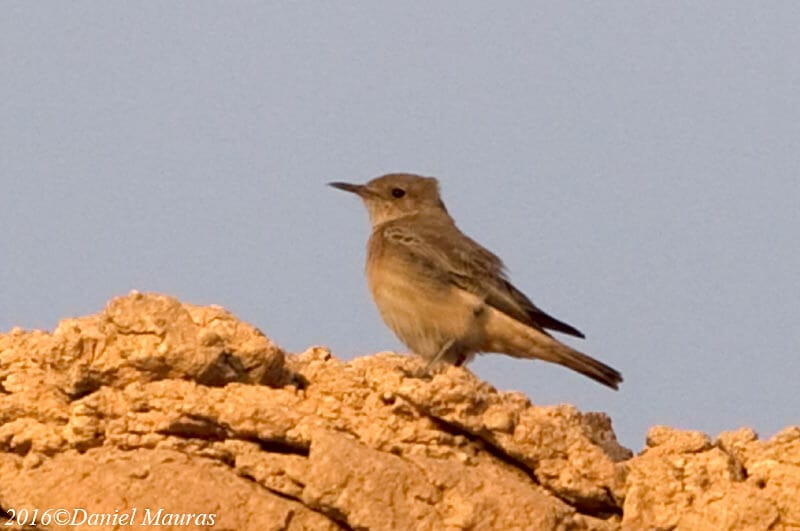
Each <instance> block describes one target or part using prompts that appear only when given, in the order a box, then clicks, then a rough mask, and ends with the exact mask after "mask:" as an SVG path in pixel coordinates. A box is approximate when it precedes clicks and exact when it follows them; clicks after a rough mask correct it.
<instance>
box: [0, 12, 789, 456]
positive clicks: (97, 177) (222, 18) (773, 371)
mask: <svg viewBox="0 0 800 531" xmlns="http://www.w3.org/2000/svg"><path fill="white" fill-rule="evenodd" d="M0 13H2V16H0V70H1V71H2V75H0V113H1V115H0V264H1V267H0V331H7V330H9V329H11V328H12V327H14V326H21V327H23V328H27V329H47V330H50V329H52V328H54V327H55V325H56V324H57V322H58V321H59V320H60V319H63V318H67V317H74V316H80V315H87V314H91V313H95V312H97V311H100V310H101V309H102V308H103V307H104V305H105V304H106V302H107V301H108V300H109V299H111V298H112V297H115V296H119V295H124V294H126V293H128V292H129V291H130V290H132V289H136V290H139V291H154V292H161V293H165V294H169V295H172V296H175V297H178V298H179V299H181V300H183V301H186V302H191V303H195V304H219V305H221V306H223V307H225V308H227V309H228V310H230V311H232V312H233V313H234V314H235V315H237V316H238V317H240V318H241V319H243V320H245V321H248V322H250V323H252V324H254V325H255V326H257V327H258V328H259V329H261V330H262V331H263V332H264V333H265V334H267V335H268V336H269V337H270V338H272V339H273V340H274V341H275V342H277V343H278V344H279V345H281V346H283V347H284V348H286V349H288V350H289V351H292V352H299V351H302V350H304V349H306V348H307V347H309V346H312V345H325V346H328V347H330V348H331V350H332V351H333V353H334V355H336V356H337V357H340V358H342V359H352V358H354V357H357V356H363V355H367V354H370V353H373V352H378V351H383V350H398V351H405V348H404V347H403V346H402V344H401V343H399V341H398V340H397V339H396V338H395V337H394V336H393V335H392V333H391V332H390V331H389V330H388V329H387V328H386V327H385V326H384V325H383V323H382V322H381V321H380V318H379V316H378V313H377V311H376V310H375V308H374V306H373V304H372V301H371V299H370V296H369V292H368V289H367V287H366V282H365V280H364V277H363V261H364V254H365V242H366V240H367V237H368V235H369V226H368V222H367V215H366V211H365V210H364V208H363V206H362V205H361V204H360V203H359V202H358V200H357V198H356V197H354V196H351V195H349V194H344V193H342V192H340V191H337V190H334V189H332V188H329V187H327V186H325V183H327V182H329V181H350V182H364V181H367V180H369V179H371V178H373V177H376V176H378V175H381V174H384V173H389V172H397V171H403V172H413V173H419V174H423V175H428V176H435V177H437V178H439V180H440V182H441V188H442V194H443V198H444V201H445V203H446V204H447V207H448V210H449V211H450V213H451V214H452V215H453V217H454V218H455V219H456V221H457V223H458V224H459V226H460V228H461V229H462V230H463V231H464V232H466V233H467V234H469V235H470V236H472V237H473V238H474V239H476V240H477V241H479V242H481V243H482V244H483V245H485V246H486V247H487V248H489V249H491V250H492V251H494V252H495V253H497V254H498V255H500V256H501V257H502V258H503V259H504V261H505V263H506V265H507V266H508V270H509V272H510V276H511V279H512V280H513V282H514V283H515V285H516V286H517V287H518V288H520V289H521V290H522V291H524V292H525V293H527V294H528V295H529V296H530V298H531V299H533V301H534V302H535V303H536V304H537V305H538V306H540V307H541V308H543V309H544V310H546V311H547V312H549V313H551V314H553V315H555V316H556V317H558V318H560V319H562V320H565V321H567V322H569V323H571V324H573V325H575V326H576V327H577V328H579V329H581V330H582V331H583V332H584V333H585V334H586V336H587V338H586V339H585V340H572V339H571V338H569V339H568V338H564V340H565V341H566V342H567V343H569V344H570V345H572V346H574V347H576V348H579V349H580V350H582V351H584V352H586V353H588V354H591V355H592V356H594V357H597V358H599V359H601V360H603V361H605V362H606V363H608V364H610V365H612V366H614V367H615V368H617V369H619V370H620V371H621V372H622V373H623V375H624V377H625V382H624V383H623V384H622V387H621V389H620V391H618V392H614V391H611V390H609V389H606V388H604V387H603V386H600V385H598V384H596V383H595V382H593V381H591V380H589V379H587V378H584V377H582V376H581V375H578V374H575V373H572V372H571V371H568V370H566V369H563V368H561V367H558V366H555V365H549V364H545V363H540V362H530V361H520V360H513V359H510V358H508V357H506V356H501V355H487V356H482V357H481V358H480V359H478V360H477V361H475V362H474V363H473V364H472V365H471V366H470V367H471V368H472V370H473V371H474V372H475V373H476V374H477V375H479V376H480V377H481V378H483V379H485V380H487V381H489V382H490V383H492V384H493V385H494V386H495V387H496V388H497V389H499V390H518V391H523V392H525V393H526V394H527V395H528V396H529V397H530V398H531V400H532V401H533V402H534V403H536V404H543V405H546V404H557V403H571V404H575V405H576V406H577V407H579V408H580V409H582V410H587V411H605V412H607V413H608V414H609V415H610V416H611V418H612V421H613V426H614V428H615V430H616V432H617V434H618V436H619V438H620V440H621V441H622V443H623V444H625V445H627V446H629V447H631V448H632V449H634V450H639V449H641V448H642V447H643V445H644V440H645V435H646V432H647V429H648V428H649V427H650V426H653V425H656V424H667V425H671V426H675V427H678V428H685V429H699V430H702V431H706V432H709V433H711V434H712V436H713V435H716V434H717V433H719V432H720V431H723V430H729V429H736V428H738V427H740V426H751V427H753V428H755V429H756V430H757V431H758V432H759V434H760V435H761V436H762V437H769V436H771V435H772V434H774V433H775V432H776V431H777V430H779V429H780V428H782V427H783V426H786V425H797V424H800V393H799V392H798V389H800V386H799V385H798V381H800V350H799V349H798V345H799V344H800V326H798V322H797V321H798V316H799V315H800V245H799V244H800V61H798V60H797V50H800V32H798V31H797V28H798V27H800V4H798V3H796V2H777V1H775V2H767V3H756V2H748V3H746V2H722V1H719V2H703V3H695V2H663V3H661V2H659V3H645V2H613V3H607V2H503V3H499V4H498V3H496V4H491V3H486V2H477V1H470V2H454V1H450V2H433V3H431V2H402V3H400V2H366V1H363V2H335V3H334V2H330V3H320V2H291V3H290V2H271V3H270V2H267V3H255V2H229V3H219V2H207V1H199V2H149V3H127V2H81V1H78V2H69V3H64V2H14V1H4V2H2V4H0Z"/></svg>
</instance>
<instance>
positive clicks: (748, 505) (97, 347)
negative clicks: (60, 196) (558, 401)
mask: <svg viewBox="0 0 800 531" xmlns="http://www.w3.org/2000/svg"><path fill="white" fill-rule="evenodd" d="M418 363H419V362H418V360H416V359H415V358H414V357H409V356H404V355H393V354H378V355H374V356H369V357H365V358H360V359H356V360H353V361H351V362H348V363H345V362H342V361H339V360H337V359H336V358H334V357H332V356H331V355H330V353H329V352H328V351H327V350H325V349H323V348H312V349H310V350H308V351H307V352H305V353H302V354H299V355H289V354H286V353H284V352H283V351H282V350H281V349H280V348H278V347H277V346H276V345H275V344H273V343H272V342H271V341H270V340H269V339H267V338H266V337H265V336H264V335H263V334H261V333H260V332H259V331H258V330H257V329H255V328H254V327H252V326H250V325H248V324H246V323H243V322H241V321H239V320H238V319H236V318H235V317H234V316H232V315H231V314H230V313H228V312H226V311H224V310H222V309H220V308H217V307H197V306H192V305H189V304H182V303H180V302H179V301H177V300H175V299H172V298H170V297H165V296H162V295H143V294H138V293H132V294H131V295H129V296H127V297H120V298H117V299H114V300H112V301H111V302H110V303H109V304H108V306H107V307H106V309H105V310H104V311H102V312H100V313H98V314H95V315H92V316H88V317H83V318H79V319H68V320H65V321H62V322H61V323H60V324H59V326H58V327H57V328H56V330H54V331H53V332H52V333H44V332H39V331H33V332H25V331H22V330H13V331H11V332H10V333H8V334H6V335H2V336H0V479H1V481H0V508H1V509H2V510H4V511H5V512H6V514H7V515H8V514H11V513H12V512H19V510H20V509H21V508H27V509H28V510H30V511H32V510H34V509H39V510H40V511H44V510H46V509H48V508H67V509H73V508H80V509H82V510H84V511H86V513H87V514H93V513H94V514H98V515H102V514H110V515H113V514H115V511H116V514H117V516H119V515H120V514H130V512H131V511H132V510H134V509H135V510H136V512H135V513H134V514H133V518H134V519H135V523H136V524H137V527H139V525H138V524H141V523H142V522H143V519H144V518H145V514H144V513H145V511H146V510H149V511H150V512H151V513H155V512H156V511H158V510H159V509H162V510H163V512H162V515H161V516H162V517H165V515H166V516H167V517H169V518H173V520H162V522H161V523H164V522H166V523H164V525H162V526H161V527H160V528H161V529H171V528H172V529H187V526H186V525H182V524H185V523H186V521H187V520H186V519H184V520H183V522H178V520H177V518H179V517H181V518H189V519H190V520H191V518H192V517H193V518H195V520H192V521H191V524H190V525H189V526H188V528H192V527H203V526H205V527H208V528H213V529H218V530H219V529H232V530H233V529H235V530H247V529H253V530H261V529H387V530H388V529H452V530H456V529H503V530H505V529H565V530H566V529H570V530H580V529H600V530H602V529H608V530H612V529H631V530H633V529H687V530H688V529H691V530H695V529H714V530H717V529H765V530H766V529H798V528H800V494H798V493H800V427H795V428H787V429H786V430H784V431H783V432H781V433H780V434H778V435H776V436H775V437H773V438H772V439H771V440H769V441H759V440H758V439H757V437H756V436H755V434H754V433H753V432H752V431H749V430H746V429H743V430H740V431H737V432H726V433H723V434H721V435H720V436H719V437H718V438H717V440H712V439H710V438H709V437H708V436H706V435H704V434H702V433H698V432H680V431H676V430H672V429H669V428H666V427H656V428H653V429H652V430H651V431H650V433H649V434H648V439H647V447H646V448H645V450H644V451H643V452H642V453H641V454H640V455H638V456H635V457H633V456H632V453H631V452H630V451H629V450H627V449H625V448H623V447H621V446H620V445H619V444H617V442H616V438H615V436H614V433H613V431H612V429H611V422H610V420H609V418H608V417H607V416H606V415H604V414H602V413H581V412H579V411H577V410H576V409H575V408H573V407H571V406H567V405H562V406H553V407H541V406H536V405H532V404H531V403H530V402H529V401H528V399H527V398H525V397H524V396H523V395H521V394H519V393H502V392H498V391H497V390H495V389H494V388H492V387H491V386H489V385H488V384H486V383H485V382H482V381H480V380H478V379H477V378H475V377H474V376H473V375H472V374H471V373H470V372H469V371H467V370H465V369H460V368H455V367H449V368H447V369H445V370H443V371H441V372H439V373H437V374H435V375H434V376H433V377H431V378H428V379H423V378H418V377H416V376H414V374H415V371H417V370H418V369H419V364H418ZM209 514H213V515H214V517H213V522H209V521H208V517H207V515H209ZM170 515H173V516H170ZM187 515H190V516H187ZM202 515H206V516H205V519H203V518H200V516H202ZM152 516H153V515H152V514H151V515H150V517H152ZM80 517H81V514H80V513H79V514H78V518H79V519H80ZM117 523H119V522H117ZM212 524H213V526H212ZM39 527H42V528H57V527H58V526H55V525H52V524H51V525H41V522H40V523H39ZM75 527H77V528H80V529H83V528H86V529H88V528H92V529H97V528H98V527H97V526H90V525H89V524H88V523H86V522H84V523H83V524H81V523H80V522H78V525H77V526H75ZM108 527H112V526H111V525H109V526H108ZM119 527H120V528H124V527H125V526H119Z"/></svg>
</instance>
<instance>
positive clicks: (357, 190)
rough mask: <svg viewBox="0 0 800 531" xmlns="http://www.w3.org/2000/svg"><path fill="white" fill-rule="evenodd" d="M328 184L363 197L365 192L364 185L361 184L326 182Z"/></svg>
mask: <svg viewBox="0 0 800 531" xmlns="http://www.w3.org/2000/svg"><path fill="white" fill-rule="evenodd" d="M328 186H333V187H334V188H338V189H339V190H344V191H345V192H352V193H354V194H356V195H357V196H360V197H364V195H365V194H366V188H367V187H366V186H364V185H363V184H350V183H328Z"/></svg>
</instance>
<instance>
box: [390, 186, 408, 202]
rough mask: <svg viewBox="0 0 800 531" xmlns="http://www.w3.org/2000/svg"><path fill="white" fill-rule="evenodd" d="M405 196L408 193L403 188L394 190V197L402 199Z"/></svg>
mask: <svg viewBox="0 0 800 531" xmlns="http://www.w3.org/2000/svg"><path fill="white" fill-rule="evenodd" d="M404 195H406V191H405V190H403V189H402V188H392V197H396V198H397V199H400V198H401V197H403V196H404Z"/></svg>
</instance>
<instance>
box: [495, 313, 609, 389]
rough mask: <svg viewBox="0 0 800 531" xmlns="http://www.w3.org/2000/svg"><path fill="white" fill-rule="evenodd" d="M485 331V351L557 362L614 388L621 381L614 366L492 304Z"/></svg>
mask: <svg viewBox="0 0 800 531" xmlns="http://www.w3.org/2000/svg"><path fill="white" fill-rule="evenodd" d="M485 333H486V336H485V337H486V345H485V349H484V350H485V351H486V352H502V353H504V354H508V355H509V356H512V357H515V358H524V359H540V360H543V361H549V362H551V363H558V364H559V365H563V366H564V367H568V368H570V369H572V370H573V371H577V372H579V373H581V374H583V375H585V376H588V377H589V378H591V379H593V380H595V381H598V382H600V383H601V384H603V385H607V386H608V387H610V388H612V389H618V388H619V384H620V383H622V374H620V373H619V371H617V370H616V369H614V368H612V367H609V366H608V365H606V364H605V363H602V362H600V361H597V360H596V359H594V358H592V357H590V356H587V355H586V354H583V353H581V352H578V351H577V350H575V349H573V348H571V347H568V346H567V345H565V344H563V343H560V342H559V341H557V340H555V339H553V338H552V337H550V336H548V335H547V334H544V333H542V332H540V331H538V330H536V329H534V328H531V327H529V326H526V325H524V324H522V323H520V322H519V321H517V320H516V319H514V318H512V317H509V316H508V315H506V314H504V313H503V312H500V311H498V310H495V309H494V308H491V309H489V312H488V315H487V316H486V323H485Z"/></svg>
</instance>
